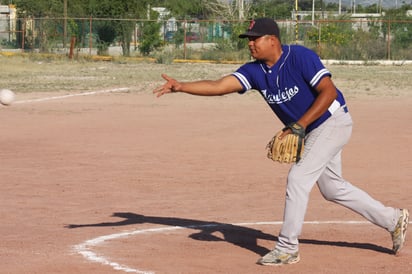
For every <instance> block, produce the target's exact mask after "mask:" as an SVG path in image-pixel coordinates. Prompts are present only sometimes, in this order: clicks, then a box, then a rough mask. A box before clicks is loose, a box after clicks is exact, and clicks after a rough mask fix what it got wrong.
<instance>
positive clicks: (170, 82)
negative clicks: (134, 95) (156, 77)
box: [153, 74, 181, 97]
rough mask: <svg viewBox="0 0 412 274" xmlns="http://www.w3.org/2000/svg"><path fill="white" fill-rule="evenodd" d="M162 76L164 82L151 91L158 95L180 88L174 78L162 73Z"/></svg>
mask: <svg viewBox="0 0 412 274" xmlns="http://www.w3.org/2000/svg"><path fill="white" fill-rule="evenodd" d="M162 77H163V79H165V80H166V83H165V84H164V85H162V86H160V87H158V88H156V89H155V90H154V91H153V93H154V94H156V96H157V97H160V96H162V95H163V94H166V93H171V92H176V91H178V90H179V89H180V87H181V84H180V83H179V82H178V81H176V79H173V78H171V77H169V76H167V75H166V74H162Z"/></svg>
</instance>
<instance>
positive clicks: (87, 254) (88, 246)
mask: <svg viewBox="0 0 412 274" xmlns="http://www.w3.org/2000/svg"><path fill="white" fill-rule="evenodd" d="M282 223H283V222H251V223H237V224H232V225H234V226H255V225H281V224H282ZM304 223H305V224H312V225H323V224H341V225H354V224H370V222H367V221H307V222H304ZM228 225H230V224H215V223H210V224H203V225H191V226H168V227H155V228H148V229H137V230H132V231H125V232H120V233H114V234H109V235H104V236H99V237H96V238H93V239H90V240H86V241H84V242H83V243H80V244H77V245H75V246H73V250H74V251H75V252H76V253H78V254H80V255H82V256H83V257H84V258H85V259H86V260H88V261H90V262H95V263H100V264H102V265H109V266H111V267H112V268H113V269H114V270H120V271H123V272H126V273H139V274H153V273H154V271H150V270H139V269H136V268H132V267H129V266H127V265H122V264H119V263H117V262H112V261H110V259H108V258H106V257H105V256H104V255H99V254H97V253H96V252H94V251H92V249H93V247H97V246H99V245H100V244H102V243H104V242H106V241H110V240H115V239H121V238H126V237H130V236H134V235H139V234H152V233H163V232H165V231H171V230H183V229H199V228H206V227H219V226H222V227H224V226H228Z"/></svg>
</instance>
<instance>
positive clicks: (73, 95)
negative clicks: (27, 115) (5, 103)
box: [13, 88, 129, 104]
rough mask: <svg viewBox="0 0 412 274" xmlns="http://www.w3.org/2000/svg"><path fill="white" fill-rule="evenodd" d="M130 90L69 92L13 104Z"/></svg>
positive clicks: (18, 102)
mask: <svg viewBox="0 0 412 274" xmlns="http://www.w3.org/2000/svg"><path fill="white" fill-rule="evenodd" d="M128 90H129V88H114V89H105V90H96V91H89V92H81V93H74V94H67V95H60V96H51V97H44V98H37V99H28V100H20V101H15V102H14V103H13V104H26V103H35V102H44V101H50V100H60V99H66V98H70V97H76V96H88V95H96V94H101V93H111V92H126V91H128Z"/></svg>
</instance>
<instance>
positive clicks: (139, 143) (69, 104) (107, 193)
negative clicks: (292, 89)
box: [0, 61, 412, 274]
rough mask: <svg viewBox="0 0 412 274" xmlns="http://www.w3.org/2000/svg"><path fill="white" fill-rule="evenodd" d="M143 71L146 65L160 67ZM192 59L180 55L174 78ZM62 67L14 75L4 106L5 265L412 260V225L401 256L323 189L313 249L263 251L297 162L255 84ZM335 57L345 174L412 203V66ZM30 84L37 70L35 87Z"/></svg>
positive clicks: (152, 268) (134, 266)
mask: <svg viewBox="0 0 412 274" xmlns="http://www.w3.org/2000/svg"><path fill="white" fill-rule="evenodd" d="M12 63H13V62H11V61H7V64H8V65H9V66H11V67H12V65H11V64H12ZM30 64H31V63H30ZM37 65H39V64H37ZM85 66H89V65H88V64H85ZM98 66H100V67H110V69H113V73H117V70H116V68H117V66H116V67H115V65H109V64H105V63H104V64H99V65H98ZM111 66H113V67H111ZM147 66H148V67H147V70H150V71H152V70H157V69H158V68H156V69H153V66H156V65H150V66H149V65H147ZM159 66H160V68H159V69H167V67H165V66H161V65H159ZM139 68H140V70H138V69H136V68H133V69H134V71H135V72H134V73H135V74H136V75H140V74H145V72H147V71H145V69H142V68H141V67H139ZM172 68H173V67H172ZM183 68H184V65H182V67H180V66H179V67H176V69H175V70H174V69H170V67H169V69H170V72H171V74H172V75H173V73H175V74H178V73H181V74H184V69H183ZM208 68H209V69H211V70H213V69H214V70H215V72H217V73H218V74H222V73H223V71H227V72H230V70H228V68H232V67H228V66H223V68H222V66H219V65H216V66H208ZM22 69H24V70H26V72H27V70H28V67H27V66H24V67H22ZM49 69H50V72H46V73H44V72H43V74H40V73H39V74H37V72H33V73H32V74H30V75H31V76H27V73H26V80H18V81H16V82H14V84H13V82H12V81H10V80H7V81H8V82H7V83H8V84H9V86H11V88H12V89H13V90H15V91H16V94H17V101H16V102H15V104H13V105H12V106H9V107H4V106H0V117H1V134H0V151H1V160H0V177H1V183H0V220H1V225H0V239H1V240H0V242H1V244H0V272H1V273H13V274H14V273H17V274H20V273H39V274H40V273H64V274H65V273H99V274H100V273H122V272H123V273H124V272H127V273H153V272H155V273H412V244H411V242H410V241H411V240H412V239H411V238H410V237H409V236H410V235H408V238H409V239H408V240H407V242H406V245H405V247H404V248H403V250H402V252H401V253H400V254H399V255H398V256H394V255H392V254H391V246H392V242H391V239H390V235H389V233H388V232H386V231H384V230H383V229H380V228H378V227H376V226H374V225H372V224H370V223H367V222H365V220H364V219H363V218H361V217H360V216H358V215H356V214H355V213H353V212H351V211H349V210H348V209H345V208H343V207H340V206H338V205H335V204H332V203H329V202H326V201H325V200H324V199H323V198H322V197H321V195H320V193H319V190H318V189H317V188H316V187H315V188H314V189H313V191H312V193H311V200H310V203H309V208H308V211H307V214H306V218H305V220H306V223H305V225H304V227H303V233H302V235H301V237H300V242H301V245H300V249H301V250H300V251H301V262H300V263H298V264H296V265H290V266H281V267H270V266H260V265H257V264H256V261H257V260H258V259H259V257H260V256H262V255H263V254H265V253H266V252H268V251H269V250H270V249H272V248H273V246H274V242H275V241H276V236H277V234H278V232H279V229H280V222H281V220H282V214H283V204H284V193H285V178H286V175H287V172H288V169H289V166H288V165H281V164H275V163H273V162H271V161H270V160H268V159H267V158H266V151H265V145H266V143H267V142H268V141H269V139H270V138H271V137H272V135H273V134H274V132H275V131H276V130H277V129H278V128H279V127H280V123H279V121H278V120H277V119H276V118H274V116H273V114H272V113H271V112H270V110H269V108H268V107H266V105H265V103H264V102H263V100H262V99H261V98H260V97H259V96H258V95H257V94H254V93H251V94H246V95H243V96H239V95H229V96H224V97H217V98H210V97H208V98H205V97H194V96H189V95H184V94H173V95H168V96H164V97H161V98H155V97H154V96H153V95H152V93H151V91H152V89H153V88H154V87H155V86H156V85H158V84H160V83H161V79H160V77H159V75H157V76H147V75H146V76H144V77H147V78H145V79H143V80H142V79H141V81H140V82H138V80H137V79H135V78H133V77H132V76H129V75H128V73H130V71H129V70H130V69H131V68H130V67H128V69H127V71H125V72H124V73H125V74H127V76H126V80H122V81H120V82H119V80H118V79H111V78H110V77H109V76H108V75H109V74H110V69H107V70H108V72H107V73H106V72H105V73H103V74H104V77H105V78H104V79H106V78H107V79H109V78H110V80H113V81H115V82H113V83H105V82H103V81H100V80H101V79H102V78H99V77H98V75H99V74H98V73H97V74H96V75H97V76H93V77H96V78H95V79H94V80H93V81H92V80H90V81H91V82H93V83H94V85H93V86H91V85H88V84H86V82H87V81H89V80H88V79H83V80H84V81H83V84H82V80H80V81H78V79H77V80H76V78H75V77H74V78H73V79H74V80H73V79H72V80H73V83H72V86H73V87H74V88H72V90H70V91H68V90H69V88H68V87H67V86H66V85H61V86H58V87H56V85H55V86H54V88H53V84H50V85H46V84H45V82H42V81H40V80H39V79H40V77H43V78H41V79H47V80H48V81H49V80H50V79H53V81H55V82H56V83H60V82H62V81H67V85H70V83H71V82H70V79H68V78H67V77H65V76H64V74H63V72H61V73H62V76H61V77H60V78H59V77H56V76H55V75H53V74H52V73H53V72H52V71H53V69H52V68H49ZM68 69H69V70H71V71H72V73H73V71H74V69H73V68H72V67H71V66H70V65H69V66H68ZM186 69H187V74H188V75H189V74H190V75H192V74H193V78H196V77H199V76H198V75H194V71H196V70H197V69H198V68H197V67H194V66H192V65H186ZM203 69H204V68H203ZM332 69H333V70H336V79H337V80H336V81H337V82H338V84H342V86H344V87H345V89H348V90H349V91H348V96H347V101H348V105H349V110H350V113H351V115H352V117H353V119H354V122H355V124H354V131H353V135H352V139H351V142H350V143H349V144H348V145H347V147H346V148H345V151H344V154H343V157H344V166H343V168H344V175H345V177H346V178H347V179H348V180H349V181H350V182H352V183H354V184H355V185H357V186H359V187H360V188H362V189H364V190H366V191H367V192H368V193H370V194H371V195H372V196H373V197H375V198H377V199H379V200H380V201H382V202H383V203H384V204H386V205H388V206H394V207H405V208H409V209H412V199H411V198H410V193H412V184H411V178H412V168H411V167H412V161H411V157H410V155H411V152H412V144H411V136H412V125H411V124H410V121H411V120H412V112H411V110H412V93H411V90H410V86H411V83H412V82H411V80H410V79H411V76H412V72H411V70H410V67H409V69H405V68H403V67H393V66H388V67H385V66H384V67H380V68H379V69H378V68H376V67H370V68H368V67H365V68H363V69H365V70H368V69H370V70H372V71H375V72H374V74H377V73H376V71H382V72H380V73H381V74H378V76H376V78H374V77H373V76H371V77H370V79H369V80H368V79H366V76H364V75H361V74H358V76H359V79H362V81H359V80H358V78H353V80H352V76H349V74H350V73H351V71H352V73H355V74H356V73H357V70H359V69H360V68H359V67H354V68H353V69H347V70H344V71H342V72H340V71H339V68H338V67H333V68H332ZM96 71H98V69H96ZM13 73H14V72H13ZM13 73H12V72H10V75H12V74H13ZM15 73H16V74H17V72H15ZM156 73H157V71H156ZM208 73H210V72H208ZM388 74H389V75H392V77H388ZM119 75H121V73H119ZM208 75H209V74H208ZM379 75H380V76H381V77H379ZM90 77H91V76H90ZM136 77H137V78H139V77H140V76H136ZM142 77H143V76H142ZM151 77H153V78H151ZM154 77H156V78H154ZM334 77H335V76H334ZM386 77H387V78H386ZM189 78H190V77H189ZM364 78H365V79H364ZM378 78H381V79H382V82H380V83H378V82H376V79H378ZM127 79H129V81H127ZM153 79H157V80H155V81H153ZM2 81H6V80H2ZM30 81H38V82H37V83H38V84H37V86H36V85H33V86H32V87H34V88H32V90H31V91H30V88H29V87H30V85H29V84H27V83H28V82H30ZM96 81H97V83H96ZM99 81H100V82H99ZM0 84H2V85H3V87H4V85H5V82H1V81H0ZM46 86H47V87H48V88H47V89H46V88H44V87H46ZM36 87H37V88H38V89H37V90H36ZM119 88H127V91H125V90H120V91H119V90H118V89H119ZM53 89H54V91H53ZM345 89H343V91H344V92H345ZM110 90H112V91H113V92H109V91H110ZM87 91H92V92H90V93H89V94H87V95H86V94H84V96H77V95H78V94H79V93H81V92H83V93H84V92H87ZM68 95H71V96H68ZM409 234H410V233H409Z"/></svg>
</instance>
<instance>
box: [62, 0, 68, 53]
mask: <svg viewBox="0 0 412 274" xmlns="http://www.w3.org/2000/svg"><path fill="white" fill-rule="evenodd" d="M63 17H64V21H63V48H66V36H67V0H64V2H63Z"/></svg>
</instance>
